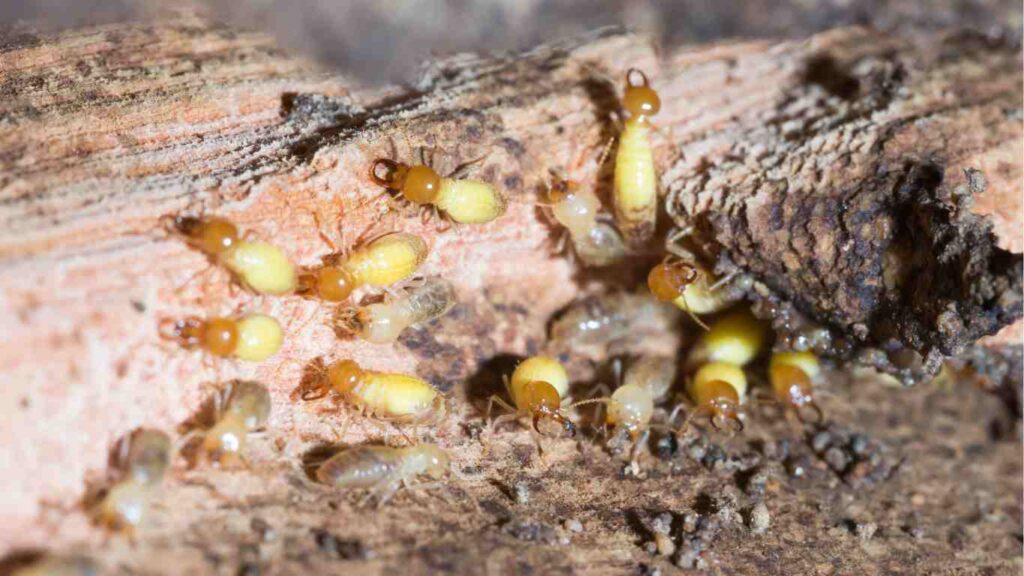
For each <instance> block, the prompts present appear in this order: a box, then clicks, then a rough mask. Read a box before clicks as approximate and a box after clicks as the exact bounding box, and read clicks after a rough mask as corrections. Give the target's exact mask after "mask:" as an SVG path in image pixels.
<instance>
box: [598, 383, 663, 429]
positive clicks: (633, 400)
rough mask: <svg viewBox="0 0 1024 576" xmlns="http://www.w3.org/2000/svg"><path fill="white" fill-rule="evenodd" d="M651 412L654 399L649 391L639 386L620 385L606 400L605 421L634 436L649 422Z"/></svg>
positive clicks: (652, 412)
mask: <svg viewBox="0 0 1024 576" xmlns="http://www.w3.org/2000/svg"><path fill="white" fill-rule="evenodd" d="M653 414H654V399H653V398H652V397H651V393H650V392H648V391H647V390H645V389H643V388H641V387H640V386H620V387H619V388H617V389H616V390H615V392H614V393H613V394H612V397H611V399H610V401H609V402H608V414H607V416H606V417H605V422H606V423H607V424H608V425H610V426H614V427H615V428H616V429H623V430H626V431H627V432H629V435H630V437H632V438H636V437H637V436H638V435H640V433H642V432H643V431H644V430H645V429H646V428H647V426H648V425H649V424H650V422H651V416H653Z"/></svg>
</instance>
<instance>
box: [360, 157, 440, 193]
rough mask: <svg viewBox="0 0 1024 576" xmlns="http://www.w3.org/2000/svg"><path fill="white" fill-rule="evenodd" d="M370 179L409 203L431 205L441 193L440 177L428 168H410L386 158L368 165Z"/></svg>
mask: <svg viewBox="0 0 1024 576" xmlns="http://www.w3.org/2000/svg"><path fill="white" fill-rule="evenodd" d="M370 179H371V180H373V181H374V182H375V183H377V184H378V185H380V186H384V187H385V188H389V189H391V190H398V191H400V192H401V193H402V195H403V196H405V198H406V199H407V200H409V201H410V202H414V203H416V204H431V203H433V202H434V201H435V200H437V195H438V193H439V192H440V191H441V176H440V175H439V174H438V173H437V172H435V171H434V169H433V168H431V167H429V166H424V165H423V164H417V165H414V166H410V165H408V164H403V163H401V162H395V161H394V160H388V159H387V158H378V159H376V160H374V161H373V164H371V165H370Z"/></svg>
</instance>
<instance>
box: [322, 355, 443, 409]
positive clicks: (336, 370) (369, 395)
mask: <svg viewBox="0 0 1024 576" xmlns="http://www.w3.org/2000/svg"><path fill="white" fill-rule="evenodd" d="M331 390H334V391H335V392H337V393H338V394H340V395H341V398H342V400H343V401H344V402H345V403H346V404H348V405H350V406H353V407H355V408H358V409H360V410H362V411H363V412H364V413H365V414H366V415H368V416H375V417H378V418H381V419H384V420H389V421H391V422H396V423H426V422H437V421H439V420H440V419H441V418H443V417H444V415H445V414H446V412H447V408H446V406H445V399H444V395H442V394H441V393H440V392H438V391H437V389H436V388H434V387H433V386H431V385H430V384H429V383H427V382H425V381H424V380H421V379H419V378H416V377H415V376H409V375H406V374H395V373H390V372H376V371H373V370H365V369H363V368H362V367H361V366H360V365H359V364H358V363H356V362H355V361H354V360H338V361H335V362H332V363H331V364H330V365H329V366H327V368H326V370H324V374H322V375H320V377H318V378H317V379H316V381H315V382H313V385H312V386H311V387H309V388H308V389H306V390H304V391H303V393H302V399H303V400H307V401H308V400H316V399H319V398H323V397H324V396H326V395H327V394H328V392H330V391H331Z"/></svg>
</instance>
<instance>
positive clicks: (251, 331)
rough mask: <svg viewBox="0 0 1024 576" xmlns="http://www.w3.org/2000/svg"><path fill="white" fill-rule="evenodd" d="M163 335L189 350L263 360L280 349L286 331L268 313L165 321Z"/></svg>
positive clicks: (161, 331)
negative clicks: (195, 349) (197, 349)
mask: <svg viewBox="0 0 1024 576" xmlns="http://www.w3.org/2000/svg"><path fill="white" fill-rule="evenodd" d="M160 336H161V337H163V338H165V339H167V340H172V341H175V342H177V343H178V344H180V345H181V346H183V347H185V348H187V349H194V348H200V349H202V350H203V351H205V352H209V353H210V354H213V355H214V356H220V357H234V358H238V359H239V360H245V361H247V362H260V361H263V360H266V359H267V358H270V357H271V356H273V355H274V354H276V353H277V351H278V350H280V349H281V343H282V342H283V341H284V332H283V331H282V330H281V325H280V324H279V323H278V322H277V320H275V319H274V318H273V317H271V316H267V315H265V314H248V315H246V316H241V317H238V318H208V319H203V318H199V317H198V316H189V317H187V318H184V319H182V320H164V321H163V322H162V323H161V325H160Z"/></svg>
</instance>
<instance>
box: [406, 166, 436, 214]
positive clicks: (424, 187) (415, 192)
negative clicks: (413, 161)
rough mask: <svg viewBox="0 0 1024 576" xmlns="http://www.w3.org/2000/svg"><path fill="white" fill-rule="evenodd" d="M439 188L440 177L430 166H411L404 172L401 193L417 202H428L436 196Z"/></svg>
mask: <svg viewBox="0 0 1024 576" xmlns="http://www.w3.org/2000/svg"><path fill="white" fill-rule="evenodd" d="M440 189H441V177H440V176H438V175H437V172H435V171H434V170H433V169H432V168H430V167H427V166H423V165H417V166H411V167H410V168H409V170H408V171H407V172H406V174H405V182H404V183H403V185H402V194H403V195H405V197H406V198H408V199H409V200H410V201H412V202H415V203H417V204H429V203H431V202H433V201H434V200H435V199H436V198H437V193H438V191H439V190H440Z"/></svg>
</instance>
